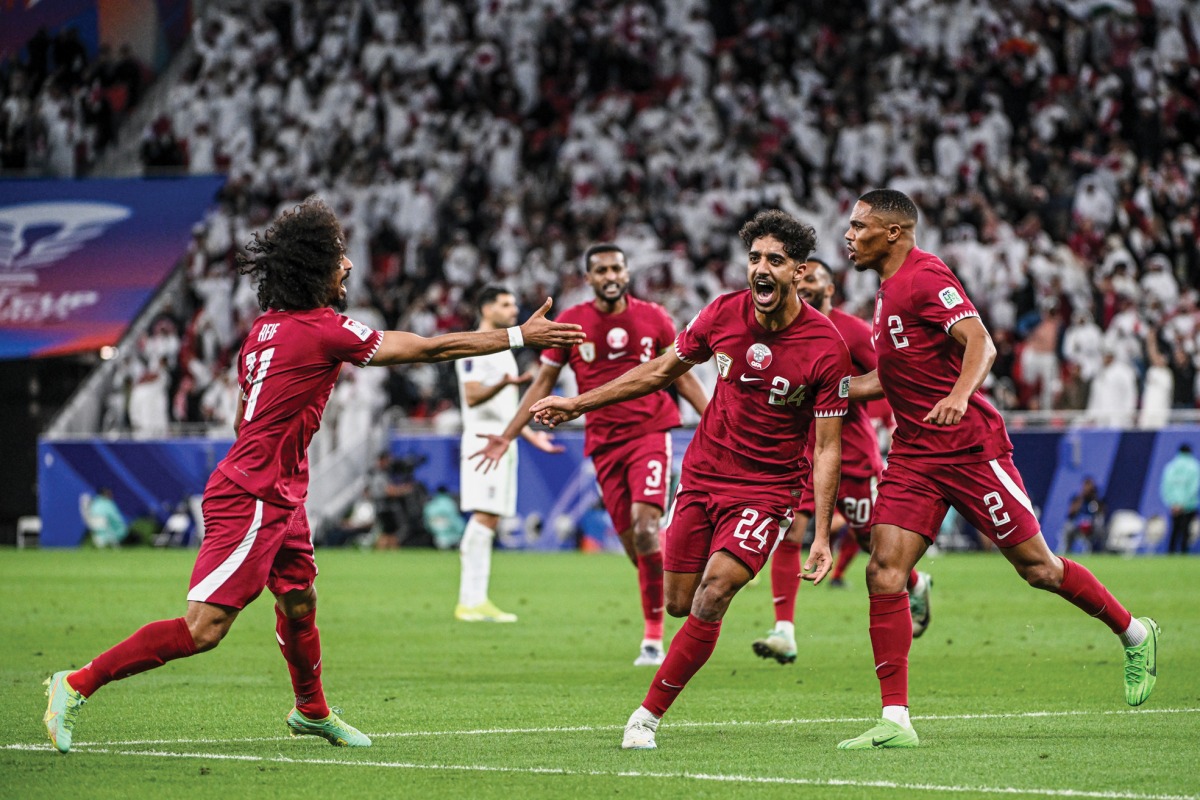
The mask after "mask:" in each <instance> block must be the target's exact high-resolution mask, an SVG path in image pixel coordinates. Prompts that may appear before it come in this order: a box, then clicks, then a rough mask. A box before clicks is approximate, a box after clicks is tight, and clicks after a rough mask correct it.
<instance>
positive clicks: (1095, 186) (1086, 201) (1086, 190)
mask: <svg viewBox="0 0 1200 800" xmlns="http://www.w3.org/2000/svg"><path fill="white" fill-rule="evenodd" d="M1116 211H1117V204H1116V201H1114V200H1113V197H1112V195H1110V194H1109V193H1108V192H1106V191H1104V189H1103V187H1102V185H1101V181H1100V178H1098V177H1097V176H1095V175H1090V174H1089V175H1084V176H1083V177H1082V178H1080V180H1079V186H1078V187H1077V188H1076V190H1075V204H1074V208H1073V212H1074V214H1075V216H1077V217H1081V218H1083V219H1086V220H1088V221H1090V222H1091V223H1092V225H1093V226H1094V227H1096V228H1097V229H1098V230H1100V231H1101V232H1104V231H1107V230H1108V229H1109V226H1111V225H1112V222H1113V219H1114V217H1115V216H1116Z"/></svg>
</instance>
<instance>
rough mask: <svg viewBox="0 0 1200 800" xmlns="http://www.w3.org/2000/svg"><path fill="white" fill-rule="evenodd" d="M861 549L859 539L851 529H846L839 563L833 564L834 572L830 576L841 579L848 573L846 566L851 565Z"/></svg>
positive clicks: (839, 550) (838, 559)
mask: <svg viewBox="0 0 1200 800" xmlns="http://www.w3.org/2000/svg"><path fill="white" fill-rule="evenodd" d="M859 549H860V548H859V546H858V540H857V539H855V538H854V535H853V534H852V533H850V531H846V533H845V535H843V536H842V545H841V547H839V548H838V557H837V563H836V564H834V565H833V574H832V575H830V576H829V577H830V578H835V579H838V580H841V577H842V576H843V575H845V574H846V567H848V566H850V562H851V561H853V560H854V557H855V556H856V555H858V551H859Z"/></svg>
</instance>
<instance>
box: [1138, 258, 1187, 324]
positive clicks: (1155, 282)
mask: <svg viewBox="0 0 1200 800" xmlns="http://www.w3.org/2000/svg"><path fill="white" fill-rule="evenodd" d="M1142 292H1143V293H1144V294H1146V295H1148V296H1150V297H1152V298H1156V299H1157V300H1158V301H1159V303H1160V304H1161V305H1162V308H1163V310H1164V311H1167V312H1170V311H1171V310H1172V309H1174V308H1175V305H1176V304H1177V303H1178V302H1179V284H1178V283H1176V281H1175V276H1174V275H1172V274H1171V260H1170V259H1169V258H1167V257H1166V256H1165V255H1163V254H1162V253H1155V254H1154V255H1152V256H1150V257H1149V258H1147V259H1146V274H1145V275H1143V276H1142Z"/></svg>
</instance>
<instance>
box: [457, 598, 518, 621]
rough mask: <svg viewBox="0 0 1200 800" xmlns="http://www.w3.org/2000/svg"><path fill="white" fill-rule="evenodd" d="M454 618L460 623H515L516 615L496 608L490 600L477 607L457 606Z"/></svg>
mask: <svg viewBox="0 0 1200 800" xmlns="http://www.w3.org/2000/svg"><path fill="white" fill-rule="evenodd" d="M454 618H455V619H457V620H461V621H462V622H516V621H517V615H516V614H510V613H508V612H507V611H501V610H500V609H498V608H496V604H495V603H493V602H492V601H491V600H484V601H483V602H482V603H480V604H479V605H477V606H464V605H459V606H456V607H455V609H454Z"/></svg>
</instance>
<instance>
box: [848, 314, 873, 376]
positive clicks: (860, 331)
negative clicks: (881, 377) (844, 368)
mask: <svg viewBox="0 0 1200 800" xmlns="http://www.w3.org/2000/svg"><path fill="white" fill-rule="evenodd" d="M842 338H844V339H845V340H846V348H847V349H848V350H849V351H850V366H852V367H853V368H854V369H856V370H859V372H858V373H857V374H860V375H865V374H867V373H868V372H871V371H872V370H874V369H875V368H876V367H878V366H879V358H878V357H877V356H876V355H875V343H874V342H872V341H871V329H870V327H868V326H867V325H847V326H846V330H844V331H842Z"/></svg>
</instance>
